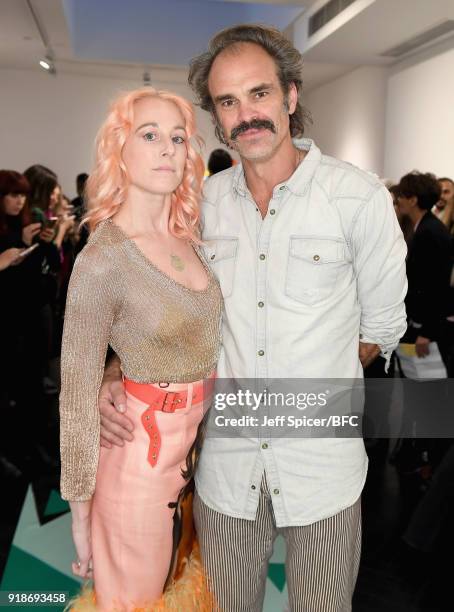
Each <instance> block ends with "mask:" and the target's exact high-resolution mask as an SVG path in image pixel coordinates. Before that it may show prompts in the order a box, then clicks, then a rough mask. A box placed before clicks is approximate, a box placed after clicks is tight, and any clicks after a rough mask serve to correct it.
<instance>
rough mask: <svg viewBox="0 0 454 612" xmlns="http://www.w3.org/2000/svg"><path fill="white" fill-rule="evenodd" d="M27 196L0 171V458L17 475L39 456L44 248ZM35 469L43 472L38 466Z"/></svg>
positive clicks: (20, 180) (19, 182) (15, 175)
mask: <svg viewBox="0 0 454 612" xmlns="http://www.w3.org/2000/svg"><path fill="white" fill-rule="evenodd" d="M29 192H30V184H29V182H28V180H27V179H26V177H25V176H24V175H23V174H20V173H19V172H16V171H14V170H0V270H1V272H0V284H1V295H2V299H1V300H0V324H1V337H2V342H1V343H0V369H1V372H2V381H3V382H2V390H1V404H2V414H3V415H4V418H5V422H4V428H3V430H4V431H5V432H6V435H5V436H4V437H3V439H2V451H1V452H2V453H3V454H4V455H7V457H8V460H9V461H10V462H11V463H13V464H15V465H16V466H17V467H18V468H19V469H20V470H22V471H24V470H25V471H28V470H29V469H33V466H35V467H36V466H37V465H38V462H37V459H38V457H39V454H40V453H39V451H38V446H40V445H41V439H40V438H41V432H42V424H41V423H40V420H39V419H38V416H37V415H38V414H39V406H40V403H41V400H42V397H41V396H42V387H41V377H40V374H39V373H40V370H41V365H40V355H41V347H42V339H41V335H40V318H39V313H40V310H41V308H42V303H43V286H42V274H41V270H42V266H43V263H44V261H45V254H46V246H47V245H46V243H45V242H41V241H39V242H35V241H37V240H39V236H40V235H42V234H43V231H44V230H43V228H42V224H41V223H36V222H35V223H34V222H32V216H31V213H30V209H29V206H28V203H27V196H28V194H29ZM44 236H45V237H46V235H45V234H44ZM31 248H33V250H32V251H31V250H30V249H31ZM24 381H26V384H24ZM32 407H33V409H32ZM24 417H26V418H24ZM42 433H44V432H42ZM39 465H40V466H41V467H42V463H39Z"/></svg>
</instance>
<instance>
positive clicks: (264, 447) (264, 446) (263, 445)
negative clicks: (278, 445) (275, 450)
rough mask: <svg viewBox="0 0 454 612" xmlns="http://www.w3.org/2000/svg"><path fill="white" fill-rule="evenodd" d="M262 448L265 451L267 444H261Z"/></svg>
mask: <svg viewBox="0 0 454 612" xmlns="http://www.w3.org/2000/svg"><path fill="white" fill-rule="evenodd" d="M262 448H263V450H266V449H267V448H268V444H267V443H266V442H264V443H263V444H262Z"/></svg>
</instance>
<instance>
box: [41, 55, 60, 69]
mask: <svg viewBox="0 0 454 612" xmlns="http://www.w3.org/2000/svg"><path fill="white" fill-rule="evenodd" d="M39 65H40V66H41V68H42V69H43V70H45V71H46V72H48V73H49V74H57V71H56V69H55V64H54V62H53V61H52V58H50V57H49V56H48V55H46V57H45V58H43V59H40V60H39Z"/></svg>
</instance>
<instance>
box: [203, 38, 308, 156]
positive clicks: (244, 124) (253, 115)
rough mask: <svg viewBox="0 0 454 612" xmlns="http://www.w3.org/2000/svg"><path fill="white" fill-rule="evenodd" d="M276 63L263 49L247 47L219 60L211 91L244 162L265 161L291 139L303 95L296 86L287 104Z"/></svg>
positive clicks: (217, 113)
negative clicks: (293, 119) (291, 117)
mask: <svg viewBox="0 0 454 612" xmlns="http://www.w3.org/2000/svg"><path fill="white" fill-rule="evenodd" d="M276 70H277V68H276V64H275V62H274V60H273V58H272V57H271V56H270V55H268V53H267V52H266V51H264V50H263V49H262V48H261V47H260V46H259V45H255V44H253V43H241V44H238V45H236V46H235V47H233V48H228V49H226V50H225V51H223V52H221V53H220V54H219V55H218V56H217V58H216V59H215V60H214V62H213V65H212V67H211V70H210V75H209V78H208V88H209V91H210V95H211V98H212V100H213V102H214V109H215V119H216V121H217V122H218V124H219V125H220V127H221V128H222V131H223V134H224V137H225V140H226V141H227V143H228V144H229V145H230V146H231V147H232V149H235V150H236V151H238V153H239V154H240V155H241V157H242V158H243V159H246V160H251V161H253V160H255V161H259V160H262V161H265V160H267V159H270V158H271V157H273V155H274V154H275V153H276V151H277V150H278V149H279V146H280V145H281V144H282V142H283V141H284V140H285V139H286V138H288V139H289V138H290V130H289V114H292V113H293V112H294V111H295V107H296V102H297V92H296V88H295V86H294V85H293V84H292V85H291V86H290V90H289V93H288V96H287V100H286V99H285V96H284V93H283V91H282V87H281V84H280V82H279V78H278V76H277V72H276Z"/></svg>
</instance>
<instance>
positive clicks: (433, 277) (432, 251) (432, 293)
mask: <svg viewBox="0 0 454 612" xmlns="http://www.w3.org/2000/svg"><path fill="white" fill-rule="evenodd" d="M397 193H398V198H397V202H398V207H399V211H400V213H401V215H402V216H405V217H408V218H409V219H410V220H411V222H412V225H413V228H414V235H413V239H412V241H411V244H410V247H409V251H408V257H407V277H408V294H407V297H406V300H405V303H406V307H407V316H408V330H407V333H406V334H405V337H404V339H403V341H404V342H411V343H415V345H416V354H417V355H418V356H419V357H424V356H425V355H427V354H428V353H429V344H430V342H438V343H439V347H440V350H441V351H442V352H443V353H444V351H443V346H444V336H445V319H446V316H447V315H448V314H449V313H448V308H449V306H448V299H449V281H450V276H451V265H452V263H451V244H450V237H449V232H448V230H447V229H446V227H445V226H444V225H443V223H442V222H441V221H440V220H439V219H437V218H436V217H435V215H434V214H433V213H432V212H431V210H432V209H433V206H434V205H435V203H436V202H438V201H439V199H440V185H439V182H437V180H436V178H435V176H434V175H433V174H429V173H426V174H422V173H420V172H411V173H410V174H406V175H405V176H403V177H402V178H401V179H400V182H399V185H398V186H397Z"/></svg>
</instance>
